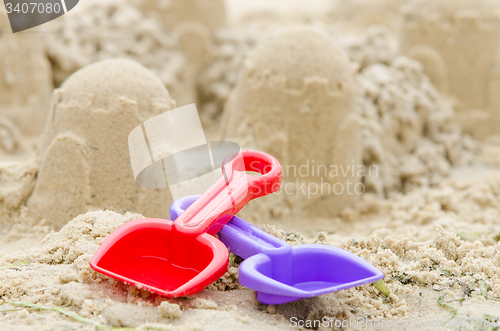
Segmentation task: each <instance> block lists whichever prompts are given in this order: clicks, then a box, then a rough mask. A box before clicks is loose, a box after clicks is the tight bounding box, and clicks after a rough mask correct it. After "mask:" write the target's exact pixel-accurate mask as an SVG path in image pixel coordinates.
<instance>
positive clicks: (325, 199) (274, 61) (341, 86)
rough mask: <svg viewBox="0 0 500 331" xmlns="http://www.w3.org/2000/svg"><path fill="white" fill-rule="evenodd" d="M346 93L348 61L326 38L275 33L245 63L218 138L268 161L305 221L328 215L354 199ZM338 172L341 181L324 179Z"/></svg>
mask: <svg viewBox="0 0 500 331" xmlns="http://www.w3.org/2000/svg"><path fill="white" fill-rule="evenodd" d="M354 86H355V83H354V78H353V73H352V71H351V67H350V64H349V61H348V60H347V58H346V56H345V54H344V53H343V52H341V51H340V50H339V48H338V47H337V46H336V45H335V44H334V43H333V42H332V41H331V40H330V39H329V38H328V36H326V35H325V34H323V33H322V32H321V31H319V30H316V29H314V28H308V27H296V28H289V29H285V30H282V31H280V32H278V33H276V34H275V35H273V36H271V37H270V38H269V40H267V41H266V42H264V43H263V44H262V45H261V46H260V47H258V49H257V50H256V51H255V52H254V53H253V55H251V56H250V57H249V58H248V60H247V61H246V63H245V65H244V68H243V70H242V72H241V74H240V77H239V80H238V83H237V85H236V88H235V91H234V92H233V94H232V95H231V97H230V99H229V101H228V104H227V105H226V109H225V113H224V119H223V121H224V123H223V132H222V137H223V139H224V140H232V141H235V142H238V143H240V145H242V146H243V147H252V148H256V149H259V150H263V151H265V152H268V153H270V154H272V155H274V156H275V157H276V158H277V159H278V160H279V161H280V163H281V165H282V166H283V181H284V185H283V189H288V191H289V192H288V193H290V192H293V193H292V195H295V197H296V199H297V203H299V204H302V205H303V206H302V208H303V210H307V212H308V215H315V216H332V215H336V214H337V213H338V212H340V209H341V208H342V207H344V206H351V205H353V204H355V203H356V201H357V198H358V195H357V194H353V193H352V192H353V190H354V187H355V186H356V184H357V183H359V180H360V178H359V177H358V176H357V174H356V172H357V170H358V166H359V165H360V163H361V152H360V146H361V144H360V140H359V135H358V129H359V127H358V119H357V115H356V113H355V111H354ZM313 132H314V134H312V133H313ZM341 167H342V168H343V169H349V171H347V174H342V173H341V172H340V170H339V173H338V174H337V173H333V172H332V171H334V170H335V169H334V168H337V169H341ZM352 169H356V171H355V172H354V173H353V172H351V170H352ZM303 183H305V185H306V186H307V185H311V186H310V189H309V191H308V192H305V191H301V190H300V189H299V187H300V185H301V184H303ZM322 185H323V186H322ZM347 186H350V187H349V190H350V192H351V194H348V193H347V190H348V188H347ZM302 187H303V186H302ZM316 188H317V190H316ZM328 190H329V191H328ZM334 190H335V191H336V192H337V193H338V194H336V193H333V191H334ZM283 194H284V193H283Z"/></svg>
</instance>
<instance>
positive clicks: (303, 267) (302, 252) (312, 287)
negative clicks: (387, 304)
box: [170, 195, 384, 304]
mask: <svg viewBox="0 0 500 331" xmlns="http://www.w3.org/2000/svg"><path fill="white" fill-rule="evenodd" d="M198 197H199V196H198V195H195V196H188V197H184V198H181V199H178V200H176V201H175V202H174V203H173V204H172V206H170V219H171V220H175V219H176V218H177V217H178V216H179V215H180V214H182V212H184V210H186V209H187V207H189V206H190V205H191V204H192V203H193V202H194V201H195V200H196V199H197V198H198ZM218 235H219V238H220V240H221V241H222V242H223V243H224V244H225V245H226V246H227V247H228V248H229V249H230V250H231V252H233V253H234V254H236V255H238V256H240V257H242V258H244V259H245V261H243V262H242V263H241V264H240V270H239V281H240V283H241V284H242V285H243V286H246V287H248V288H250V289H253V290H255V291H257V299H258V300H259V301H260V302H262V303H265V304H282V303H287V302H291V301H295V300H301V299H305V298H311V297H315V296H318V295H322V294H326V293H330V292H336V291H340V290H345V289H347V288H350V287H354V286H359V285H362V284H366V283H371V282H375V281H377V280H379V279H382V278H384V274H383V273H382V272H381V271H380V270H378V269H377V268H375V267H374V266H373V265H371V264H370V263H368V262H366V261H365V260H363V259H362V258H360V257H359V256H357V255H354V254H352V253H350V252H348V251H346V250H343V249H340V248H337V247H333V246H328V245H320V244H309V245H297V246H293V247H292V246H290V245H289V244H287V243H286V242H284V241H281V240H279V239H278V238H276V237H274V236H272V235H270V234H269V233H267V232H265V231H263V230H261V229H259V228H258V227H255V226H253V225H252V224H250V223H248V222H246V221H244V220H242V219H241V218H239V217H237V216H234V217H233V218H232V219H231V221H229V222H228V223H227V224H226V225H225V226H224V227H223V228H222V229H221V230H220V231H219V233H218Z"/></svg>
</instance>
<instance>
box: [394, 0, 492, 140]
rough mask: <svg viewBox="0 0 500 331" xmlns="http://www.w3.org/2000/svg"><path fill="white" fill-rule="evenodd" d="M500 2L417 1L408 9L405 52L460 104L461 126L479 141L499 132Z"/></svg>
mask: <svg viewBox="0 0 500 331" xmlns="http://www.w3.org/2000/svg"><path fill="white" fill-rule="evenodd" d="M499 45H500V2H498V1H496V0H477V1H476V0H414V1H411V2H410V3H409V4H408V5H407V6H406V7H405V10H404V26H403V30H402V37H401V48H402V52H403V53H404V54H406V55H408V56H410V57H412V58H414V59H416V60H418V61H420V62H422V63H423V65H424V67H425V72H426V73H427V74H428V76H429V77H430V78H431V80H432V82H433V83H434V84H435V85H436V86H437V87H438V88H439V90H440V91H441V92H442V93H444V94H448V95H450V96H453V97H454V98H455V99H456V101H457V107H456V109H457V121H458V122H459V124H460V125H461V126H462V128H463V129H464V131H465V132H467V133H471V134H473V135H474V136H475V137H477V138H482V137H485V136H487V135H490V134H493V133H495V132H498V131H499V129H498V128H499V124H500V123H499V122H500V97H499V89H500V46H499Z"/></svg>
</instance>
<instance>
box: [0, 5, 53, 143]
mask: <svg viewBox="0 0 500 331" xmlns="http://www.w3.org/2000/svg"><path fill="white" fill-rule="evenodd" d="M52 89H53V87H52V73H51V67H50V63H49V61H48V60H47V57H46V55H45V49H44V44H43V41H42V40H41V38H40V36H39V35H38V34H33V33H15V34H14V33H12V30H11V27H10V25H9V20H8V17H7V14H6V12H5V7H4V6H3V5H1V6H0V119H2V120H1V121H0V122H1V123H2V124H0V129H1V130H2V131H3V132H4V133H8V134H9V135H10V133H12V132H14V131H20V132H21V133H22V134H24V135H28V136H38V135H39V134H40V133H42V131H43V127H44V123H45V117H46V116H47V109H48V107H49V103H50V95H51V93H52ZM6 123H8V124H6ZM9 139H10V138H9ZM10 152H13V150H11V151H10Z"/></svg>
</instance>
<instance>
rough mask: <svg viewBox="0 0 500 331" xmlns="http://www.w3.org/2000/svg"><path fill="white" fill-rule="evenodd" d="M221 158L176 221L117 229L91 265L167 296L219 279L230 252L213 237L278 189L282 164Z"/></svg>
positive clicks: (256, 156)
mask: <svg viewBox="0 0 500 331" xmlns="http://www.w3.org/2000/svg"><path fill="white" fill-rule="evenodd" d="M227 159H228V158H226V160H227ZM226 160H225V161H224V164H223V166H222V172H223V176H222V177H221V178H220V179H219V180H218V181H217V182H216V183H215V184H214V185H213V186H212V187H211V188H210V189H209V190H208V191H206V192H205V193H204V194H203V195H202V196H200V197H199V199H197V200H196V202H194V201H193V202H194V203H193V204H192V205H191V206H190V207H189V208H187V209H186V211H185V212H184V213H183V214H182V216H180V217H179V218H177V219H176V220H175V222H170V221H166V220H162V219H153V218H145V219H137V220H133V221H130V222H128V223H126V224H124V225H122V226H120V227H119V228H118V229H116V230H115V231H114V232H113V233H112V234H110V235H109V236H108V237H107V238H106V240H104V242H103V243H102V244H101V246H100V247H99V249H98V250H97V252H96V254H95V255H94V256H93V258H92V260H91V261H90V266H91V267H92V268H93V269H94V270H96V271H98V272H100V273H103V274H105V275H108V276H110V277H113V278H115V279H118V280H120V281H123V282H125V283H128V284H133V285H136V286H137V287H139V288H143V289H147V290H149V291H153V292H156V293H158V294H161V295H164V296H168V297H179V296H185V295H189V294H193V293H196V292H199V291H201V290H203V289H204V288H205V287H206V286H207V285H208V284H210V283H212V282H214V281H215V280H217V279H218V278H220V277H221V276H222V275H223V274H224V273H225V272H226V270H227V263H228V257H229V254H228V251H227V248H226V246H224V244H223V243H222V242H220V241H219V240H218V239H216V238H215V237H213V236H212V235H213V234H215V233H216V232H218V231H219V230H220V229H221V228H222V227H223V226H224V225H225V223H227V222H228V221H229V220H230V219H231V218H232V216H233V215H235V214H236V213H237V212H238V211H239V210H240V209H241V208H243V206H244V205H245V204H246V203H247V202H248V201H250V200H252V199H255V198H258V197H261V196H263V195H267V194H270V193H273V192H275V191H277V190H278V188H279V186H280V180H281V166H280V165H279V163H278V161H277V160H276V159H275V158H273V157H272V156H270V155H268V154H265V153H261V152H257V151H242V152H240V153H239V154H238V155H237V156H232V157H231V158H230V161H228V162H226ZM246 171H252V172H258V173H260V174H262V175H261V176H258V177H254V176H252V175H249V174H247V173H246Z"/></svg>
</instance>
